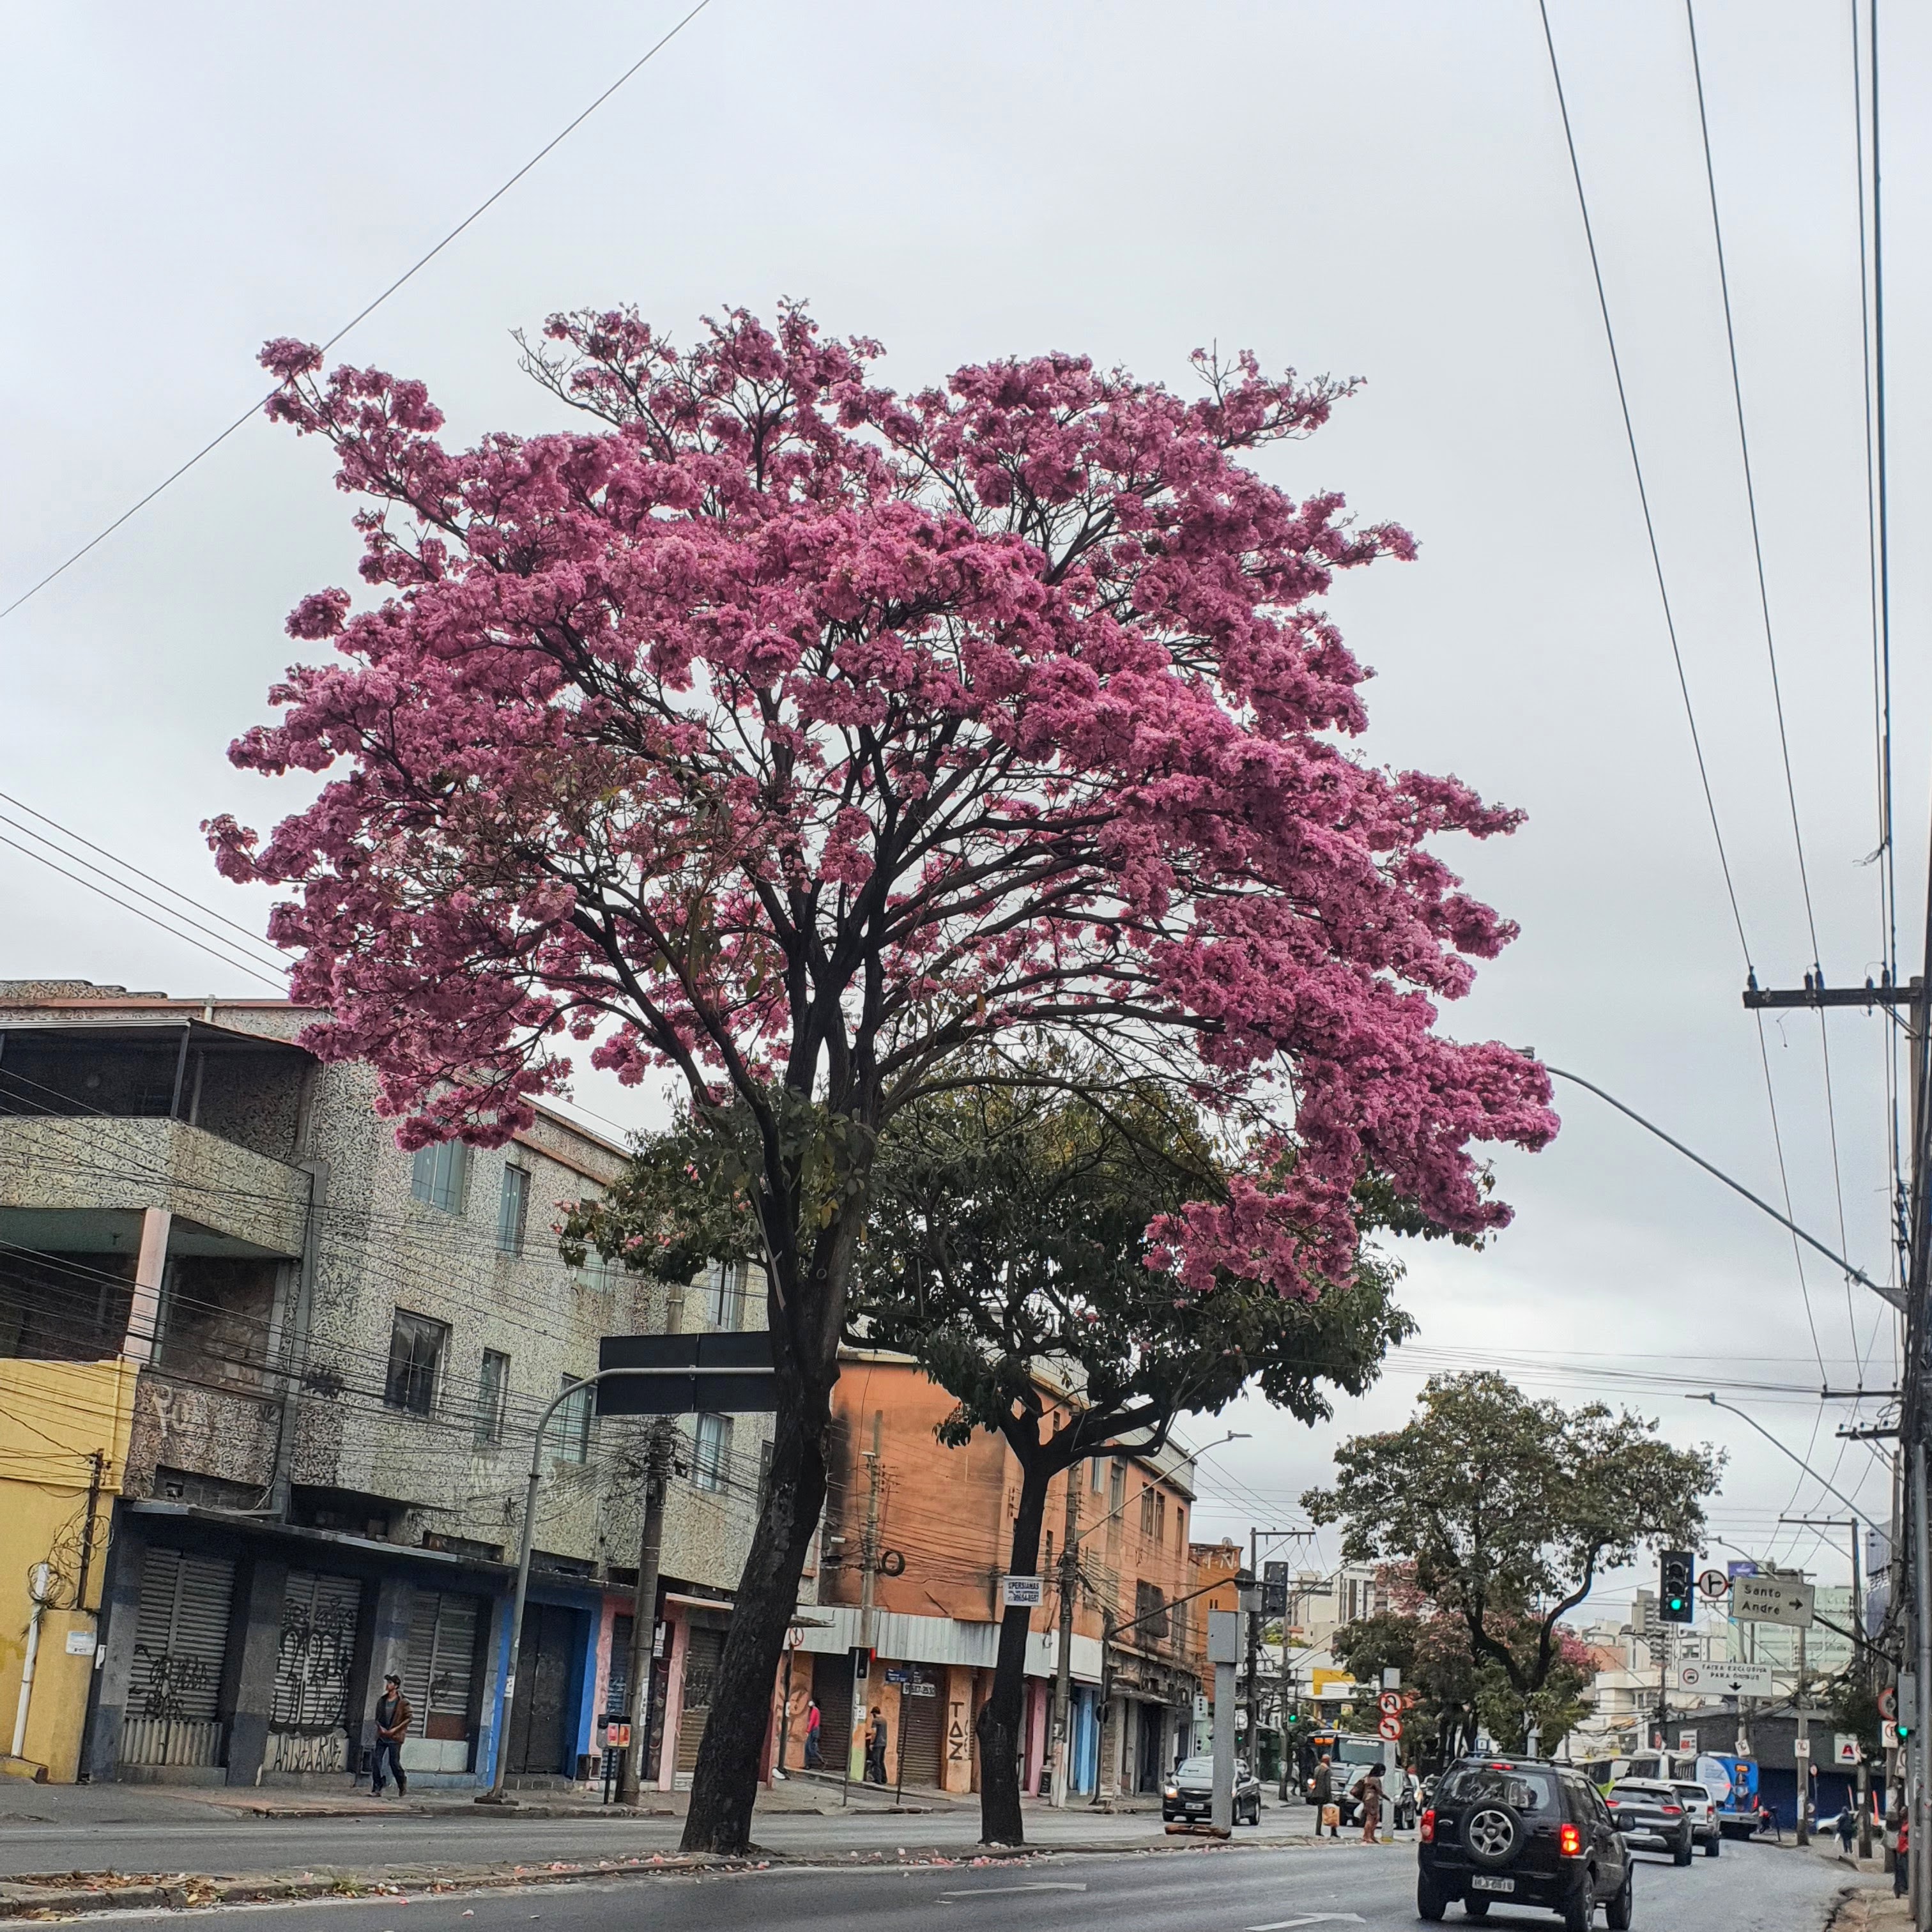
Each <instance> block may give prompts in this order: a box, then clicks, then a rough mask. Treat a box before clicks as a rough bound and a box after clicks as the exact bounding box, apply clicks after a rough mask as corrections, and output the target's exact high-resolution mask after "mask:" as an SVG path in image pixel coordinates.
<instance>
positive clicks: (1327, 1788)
mask: <svg viewBox="0 0 1932 1932" xmlns="http://www.w3.org/2000/svg"><path fill="white" fill-rule="evenodd" d="M1310 1796H1311V1797H1312V1798H1313V1799H1314V1802H1315V1835H1316V1837H1317V1838H1320V1837H1321V1835H1322V1827H1323V1826H1328V1835H1329V1836H1330V1837H1331V1838H1340V1836H1341V1835H1342V1823H1341V1820H1342V1814H1341V1812H1340V1810H1339V1809H1338V1810H1337V1811H1336V1812H1335V1814H1334V1817H1333V1818H1332V1819H1331V1817H1330V1815H1329V1811H1328V1808H1329V1806H1330V1805H1333V1804H1334V1802H1335V1772H1334V1767H1333V1766H1331V1764H1330V1763H1329V1762H1328V1753H1327V1752H1326V1751H1324V1752H1323V1753H1322V1762H1321V1763H1319V1764H1318V1765H1317V1766H1316V1767H1315V1778H1314V1785H1313V1790H1312V1791H1311V1793H1310Z"/></svg>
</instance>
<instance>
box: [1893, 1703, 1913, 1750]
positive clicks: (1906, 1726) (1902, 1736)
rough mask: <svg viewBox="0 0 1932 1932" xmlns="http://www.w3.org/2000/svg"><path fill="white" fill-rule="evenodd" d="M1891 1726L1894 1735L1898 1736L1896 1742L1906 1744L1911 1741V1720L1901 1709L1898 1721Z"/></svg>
mask: <svg viewBox="0 0 1932 1932" xmlns="http://www.w3.org/2000/svg"><path fill="white" fill-rule="evenodd" d="M1891 1728H1892V1731H1893V1733H1894V1736H1896V1737H1897V1739H1898V1742H1900V1744H1902V1745H1906V1744H1909V1743H1910V1742H1912V1732H1913V1726H1912V1720H1911V1719H1910V1718H1909V1717H1907V1716H1906V1714H1905V1712H1904V1711H1903V1709H1901V1710H1900V1712H1899V1714H1898V1722H1897V1724H1894V1725H1893V1726H1892V1727H1891Z"/></svg>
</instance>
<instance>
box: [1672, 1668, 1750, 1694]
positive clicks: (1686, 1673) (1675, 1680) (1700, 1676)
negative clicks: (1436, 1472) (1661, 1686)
mask: <svg viewBox="0 0 1932 1932" xmlns="http://www.w3.org/2000/svg"><path fill="white" fill-rule="evenodd" d="M1670 1685H1671V1688H1672V1689H1673V1690H1674V1691H1703V1693H1704V1694H1705V1695H1706V1696H1707V1697H1709V1696H1713V1695H1715V1696H1718V1697H1771V1696H1772V1695H1773V1694H1774V1690H1773V1686H1772V1681H1771V1666H1770V1665H1769V1664H1679V1665H1678V1667H1676V1670H1673V1671H1672V1673H1670Z"/></svg>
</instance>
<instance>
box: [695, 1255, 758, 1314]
mask: <svg viewBox="0 0 1932 1932" xmlns="http://www.w3.org/2000/svg"><path fill="white" fill-rule="evenodd" d="M747 1272H748V1270H747V1268H746V1267H745V1263H744V1262H709V1263H707V1264H706V1268H705V1270H704V1319H705V1320H706V1322H709V1323H710V1325H712V1328H727V1329H736V1328H741V1327H742V1325H743V1324H744V1319H745V1275H746V1274H747Z"/></svg>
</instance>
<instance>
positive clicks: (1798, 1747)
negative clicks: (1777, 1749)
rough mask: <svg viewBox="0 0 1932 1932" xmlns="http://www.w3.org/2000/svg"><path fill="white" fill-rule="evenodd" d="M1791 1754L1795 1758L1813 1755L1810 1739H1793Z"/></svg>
mask: <svg viewBox="0 0 1932 1932" xmlns="http://www.w3.org/2000/svg"><path fill="white" fill-rule="evenodd" d="M1791 1754H1792V1756H1793V1757H1810V1756H1811V1739H1809V1738H1793V1739H1792V1740H1791Z"/></svg>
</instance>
